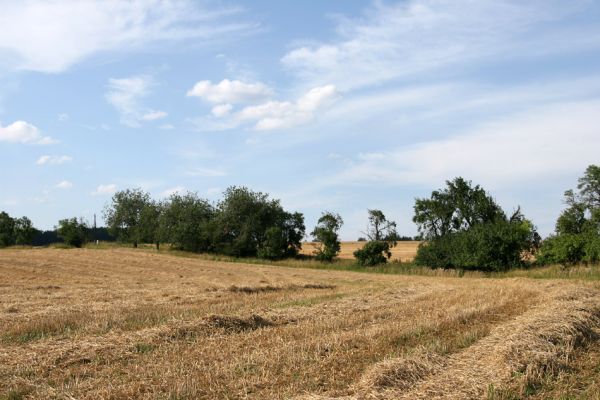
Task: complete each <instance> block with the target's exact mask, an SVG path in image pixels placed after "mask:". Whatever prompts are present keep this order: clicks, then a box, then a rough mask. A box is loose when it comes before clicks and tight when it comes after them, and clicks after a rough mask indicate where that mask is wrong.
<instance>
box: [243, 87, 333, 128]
mask: <svg viewBox="0 0 600 400" xmlns="http://www.w3.org/2000/svg"><path fill="white" fill-rule="evenodd" d="M338 97H339V92H338V91H337V90H336V88H335V86H333V85H325V86H321V87H316V88H313V89H311V90H310V91H309V92H308V93H306V94H304V95H303V96H301V97H300V98H299V99H298V100H297V101H296V102H294V103H292V102H289V101H283V102H281V101H269V102H266V103H263V104H259V105H256V106H248V107H246V108H244V109H243V110H241V111H240V112H239V114H238V118H239V119H241V120H251V121H256V124H255V125H254V129H256V130H272V129H282V128H290V127H293V126H296V125H300V124H303V123H306V122H308V121H310V120H312V119H313V118H314V116H315V113H316V112H317V111H318V110H319V109H321V108H323V107H326V106H328V105H330V104H331V103H332V102H333V101H335V100H336V99H337V98H338Z"/></svg>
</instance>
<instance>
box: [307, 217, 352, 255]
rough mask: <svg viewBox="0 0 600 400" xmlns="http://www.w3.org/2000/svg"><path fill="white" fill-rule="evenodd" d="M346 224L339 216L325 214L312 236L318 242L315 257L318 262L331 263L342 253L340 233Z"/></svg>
mask: <svg viewBox="0 0 600 400" xmlns="http://www.w3.org/2000/svg"><path fill="white" fill-rule="evenodd" d="M343 224H344V220H343V219H342V217H340V216H339V214H335V213H332V212H324V213H323V214H322V215H321V217H320V218H319V221H318V222H317V226H316V227H315V229H313V231H312V233H311V235H312V236H313V238H314V240H315V242H317V249H316V251H315V256H316V258H317V260H320V261H328V262H331V261H333V259H334V258H335V257H336V256H337V255H338V253H339V252H340V248H341V247H340V240H339V237H338V231H339V230H340V228H341V227H342V225H343Z"/></svg>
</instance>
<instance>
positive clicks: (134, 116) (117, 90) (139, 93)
mask: <svg viewBox="0 0 600 400" xmlns="http://www.w3.org/2000/svg"><path fill="white" fill-rule="evenodd" d="M152 86H154V82H153V80H152V78H151V77H150V76H147V75H138V76H132V77H129V78H120V79H109V81H108V92H107V93H106V96H105V97H106V101H108V102H109V103H110V104H111V105H112V106H113V107H115V108H116V109H117V111H118V112H119V114H120V115H121V123H123V124H124V125H127V126H130V127H134V128H135V127H138V126H140V122H141V121H154V120H157V119H161V118H164V117H166V116H167V113H166V112H164V111H154V110H145V109H144V107H143V106H142V104H141V102H142V99H143V98H144V97H146V96H147V95H148V94H149V93H150V89H151V88H152Z"/></svg>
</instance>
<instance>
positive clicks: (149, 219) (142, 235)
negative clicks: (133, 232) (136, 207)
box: [138, 200, 163, 250]
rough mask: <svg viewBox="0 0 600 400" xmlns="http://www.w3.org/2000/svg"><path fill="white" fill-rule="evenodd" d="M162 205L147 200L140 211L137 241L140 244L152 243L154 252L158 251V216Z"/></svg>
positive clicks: (159, 239) (159, 240)
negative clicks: (154, 247)
mask: <svg viewBox="0 0 600 400" xmlns="http://www.w3.org/2000/svg"><path fill="white" fill-rule="evenodd" d="M162 211H163V205H162V204H161V203H159V202H156V201H153V200H149V201H148V203H146V205H144V207H143V208H142V210H141V211H140V221H139V226H138V230H139V239H140V242H144V243H154V245H155V246H156V250H159V249H160V242H161V236H160V231H159V227H160V216H161V213H162Z"/></svg>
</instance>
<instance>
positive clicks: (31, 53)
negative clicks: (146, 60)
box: [0, 0, 256, 73]
mask: <svg viewBox="0 0 600 400" xmlns="http://www.w3.org/2000/svg"><path fill="white" fill-rule="evenodd" d="M239 13H240V9H239V8H224V7H221V8H217V7H215V6H214V5H211V6H208V5H207V6H206V7H204V6H202V5H201V3H199V2H195V1H192V0H181V1H173V2H172V1H160V0H148V1H119V0H97V1H75V0H71V1H45V2H37V1H5V2H3V3H2V13H0V26H1V27H2V35H0V49H2V50H3V52H1V53H0V65H2V64H4V65H5V66H8V67H9V68H13V69H20V70H30V71H41V72H50V73H56V72H62V71H64V70H66V69H68V68H69V67H70V66H71V65H73V64H75V63H77V62H79V61H81V60H83V59H86V58H88V57H90V56H91V55H93V54H96V53H99V52H107V51H123V52H131V51H134V50H137V49H143V48H146V47H148V46H149V45H164V44H165V42H174V41H178V40H182V39H192V38H193V39H195V40H194V41H195V43H202V42H203V41H207V42H208V41H210V40H211V39H214V38H220V37H223V36H227V35H231V34H236V33H237V34H240V33H244V32H249V31H253V30H256V25H254V24H247V23H240V22H236V21H234V20H232V18H233V17H235V16H236V15H237V14H239Z"/></svg>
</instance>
